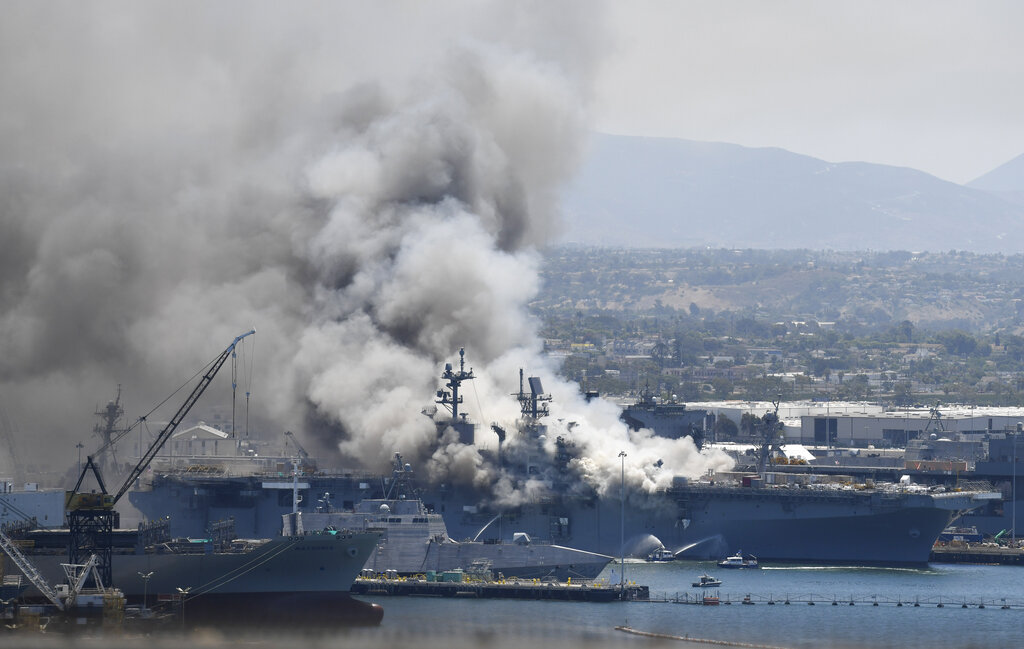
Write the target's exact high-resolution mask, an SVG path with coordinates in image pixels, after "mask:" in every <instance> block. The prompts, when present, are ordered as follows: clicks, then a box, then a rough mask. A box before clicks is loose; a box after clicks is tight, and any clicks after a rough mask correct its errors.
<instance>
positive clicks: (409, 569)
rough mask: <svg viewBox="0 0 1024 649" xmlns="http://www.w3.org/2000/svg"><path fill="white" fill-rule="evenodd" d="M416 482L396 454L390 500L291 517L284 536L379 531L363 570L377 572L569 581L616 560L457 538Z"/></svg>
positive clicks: (536, 545) (517, 537) (547, 546)
mask: <svg viewBox="0 0 1024 649" xmlns="http://www.w3.org/2000/svg"><path fill="white" fill-rule="evenodd" d="M411 484H412V468H411V467H410V466H409V465H408V464H404V463H403V462H402V459H401V456H400V455H398V454H396V455H395V468H394V471H393V477H392V482H391V485H390V486H389V489H388V494H387V496H388V497H386V498H370V499H366V500H363V501H361V502H359V503H357V504H356V506H355V508H354V510H353V511H331V510H330V508H329V506H328V508H327V509H328V510H327V511H314V512H308V513H303V512H296V513H294V514H286V515H285V516H284V521H285V533H286V534H287V533H294V532H296V531H298V530H301V529H303V528H304V527H305V526H307V525H308V526H313V527H315V528H318V529H322V528H348V529H355V530H368V531H375V532H379V533H380V534H381V535H382V536H381V541H380V542H379V543H378V544H377V546H376V548H375V550H374V552H373V554H372V555H371V556H370V558H369V559H367V561H366V565H365V566H364V568H365V569H367V570H371V571H373V572H374V573H380V572H385V571H392V570H393V571H396V572H397V573H399V574H402V575H411V574H418V573H419V574H422V573H425V572H427V571H430V570H433V571H435V572H444V571H449V570H458V569H461V570H474V569H475V570H477V571H487V572H489V573H490V574H491V575H499V574H500V575H504V576H506V577H519V578H523V579H543V578H557V579H560V580H563V581H564V580H566V579H594V578H595V577H597V575H598V574H600V572H601V571H602V570H603V569H604V567H605V566H606V565H608V563H609V562H610V561H611V560H612V557H610V556H608V555H605V554H598V553H595V552H587V551H584V550H577V549H574V548H570V547H565V546H562V545H557V544H552V543H547V542H542V541H540V542H535V541H533V540H532V539H531V537H530V536H529V535H528V534H526V533H513V537H512V541H511V542H503V541H502V540H501V539H492V540H491V541H489V542H483V541H475V540H471V539H466V540H461V541H458V540H455V539H452V538H451V537H449V536H448V529H447V527H446V525H445V522H444V518H443V517H442V516H441V515H440V514H437V513H434V512H433V511H431V510H428V509H427V507H426V506H425V505H424V503H423V501H422V500H420V499H419V498H417V497H415V493H414V491H413V490H412V489H411V488H410V487H409V485H411ZM320 509H321V510H323V509H324V508H323V507H321V508H320Z"/></svg>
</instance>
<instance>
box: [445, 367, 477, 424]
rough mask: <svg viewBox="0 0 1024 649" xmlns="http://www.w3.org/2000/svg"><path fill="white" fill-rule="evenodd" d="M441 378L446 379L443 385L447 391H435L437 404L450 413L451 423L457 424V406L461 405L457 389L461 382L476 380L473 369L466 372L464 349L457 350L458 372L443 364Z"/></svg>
mask: <svg viewBox="0 0 1024 649" xmlns="http://www.w3.org/2000/svg"><path fill="white" fill-rule="evenodd" d="M441 378H442V379H448V383H446V384H445V385H446V386H447V387H448V390H438V391H437V403H439V404H441V405H442V406H444V407H445V408H447V409H448V411H449V412H450V413H452V422H456V423H457V422H458V421H459V404H460V403H462V395H460V394H459V387H460V386H461V385H462V382H463V381H468V380H469V379H475V378H476V377H475V376H473V368H469V371H468V372H467V371H466V350H465V348H460V349H459V371H458V372H456V371H454V370H453V369H452V364H451V363H445V365H444V373H443V374H441ZM465 417H466V413H462V418H463V419H465Z"/></svg>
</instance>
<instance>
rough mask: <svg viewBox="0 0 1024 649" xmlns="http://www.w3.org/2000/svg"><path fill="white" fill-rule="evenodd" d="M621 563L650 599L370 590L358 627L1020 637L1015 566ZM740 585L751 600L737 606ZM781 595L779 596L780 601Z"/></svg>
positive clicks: (874, 639)
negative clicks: (707, 600) (705, 601)
mask: <svg viewBox="0 0 1024 649" xmlns="http://www.w3.org/2000/svg"><path fill="white" fill-rule="evenodd" d="M625 568H626V580H627V581H628V582H635V583H638V584H643V585H647V586H649V587H650V591H651V597H652V600H655V601H650V602H613V603H575V602H552V601H526V602H524V601H512V600H485V599H480V600H473V599H465V600H452V599H448V598H444V599H441V598H425V597H391V598H379V599H376V600H373V601H377V602H378V603H380V604H382V605H383V606H384V609H385V615H384V622H383V624H382V626H381V627H380V628H379V629H374V630H368V631H366V633H369V634H370V635H373V634H380V635H381V636H382V637H383V638H385V639H388V640H390V641H394V643H395V644H402V641H403V639H406V640H408V639H409V638H408V633H409V631H410V630H415V633H416V634H418V635H420V636H421V637H423V636H434V638H435V639H437V638H438V637H441V636H447V637H451V638H453V639H454V638H462V639H466V638H474V637H482V636H487V637H495V638H503V639H506V640H512V639H529V638H546V639H547V640H552V641H557V640H562V641H567V642H574V641H577V640H580V639H585V640H586V641H587V642H593V643H594V644H595V645H598V646H604V645H608V646H611V645H615V644H619V643H623V642H630V643H635V642H650V641H649V640H645V639H643V638H638V637H635V636H630V635H627V634H625V633H623V632H622V631H617V630H615V627H616V626H626V627H630V628H632V629H636V630H638V631H645V632H652V633H658V634H665V635H670V636H678V637H689V638H700V639H711V640H718V641H727V642H734V643H749V644H759V645H770V646H775V647H792V648H808V649H810V648H817V647H837V648H842V649H846V648H850V649H853V648H865V649H868V648H870V649H875V648H886V647H893V648H899V649H915V648H920V649H926V648H935V647H948V648H965V649H966V648H969V647H1021V646H1024V569H1022V568H1019V567H1013V566H986V565H963V564H961V565H953V564H932V565H930V566H929V567H926V568H873V567H842V566H816V565H796V564H794V565H786V564H778V565H772V564H771V563H768V564H764V565H763V567H762V568H761V569H757V570H725V569H720V568H718V567H717V566H716V565H715V564H714V562H696V561H676V562H669V563H636V562H634V563H630V562H627V563H626V565H625ZM705 572H707V573H710V574H712V575H714V576H715V577H717V578H719V579H721V580H722V582H723V583H722V586H721V587H719V588H712V589H698V588H692V587H691V583H692V582H694V581H695V580H696V579H697V578H698V577H699V576H700V575H701V574H704V573H705ZM619 575H620V573H619V565H618V564H617V563H616V564H614V565H613V566H609V567H608V568H606V569H605V571H604V572H603V573H602V576H601V578H602V579H604V580H607V581H610V582H613V583H618V582H619ZM704 594H708V595H711V594H717V595H718V596H719V598H720V600H721V601H722V602H723V604H722V605H719V606H694V605H683V604H679V603H675V600H680V601H685V599H686V598H687V596H689V598H690V600H691V601H692V600H693V598H695V597H700V596H702V595H704ZM748 595H749V596H750V599H751V601H753V602H754V605H752V606H745V605H742V604H741V601H742V600H743V598H744V597H746V596H748ZM364 599H369V598H366V597H364ZM787 599H788V600H789V601H790V604H789V605H786V604H785V603H784V602H785V601H787ZM657 600H661V601H657ZM833 600H834V601H835V602H836V605H832V601H833ZM851 600H852V601H853V602H854V603H853V605H850V601H851ZM726 601H729V602H731V604H730V605H725V604H724V602H726ZM768 601H772V602H774V604H773V605H769V604H768ZM809 601H813V602H815V604H814V605H813V606H812V605H809V604H808V602H809ZM876 603H877V606H876V605H875V604H876ZM897 603H902V606H898V605H897ZM915 603H916V604H917V605H916V606H915ZM940 604H941V605H942V606H939V605H940ZM964 604H966V605H967V608H964ZM982 606H983V608H981V607H982ZM1004 607H1009V608H1004ZM683 644H684V645H686V644H690V643H683ZM695 646H696V645H695ZM705 646H706V645H705Z"/></svg>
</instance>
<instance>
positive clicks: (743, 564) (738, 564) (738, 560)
mask: <svg viewBox="0 0 1024 649" xmlns="http://www.w3.org/2000/svg"><path fill="white" fill-rule="evenodd" d="M718 567H719V568H760V566H759V565H757V557H755V556H753V555H749V556H743V550H740V551H739V552H737V553H736V554H734V555H732V556H730V557H726V558H725V559H723V560H722V561H719V562H718Z"/></svg>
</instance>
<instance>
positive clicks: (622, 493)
mask: <svg viewBox="0 0 1024 649" xmlns="http://www.w3.org/2000/svg"><path fill="white" fill-rule="evenodd" d="M619 458H620V460H621V461H622V475H621V477H620V482H619V500H620V501H621V502H622V509H621V511H620V513H619V592H620V594H625V592H626V452H625V451H619Z"/></svg>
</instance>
